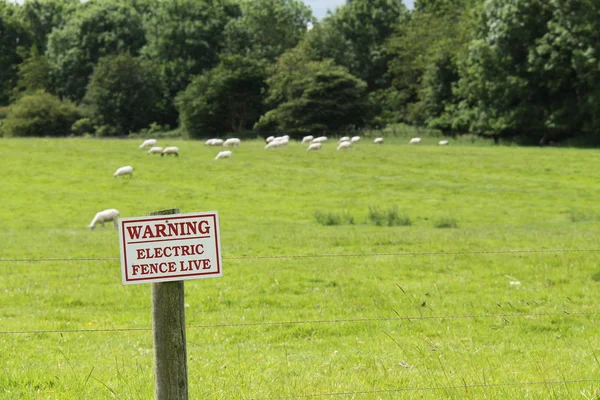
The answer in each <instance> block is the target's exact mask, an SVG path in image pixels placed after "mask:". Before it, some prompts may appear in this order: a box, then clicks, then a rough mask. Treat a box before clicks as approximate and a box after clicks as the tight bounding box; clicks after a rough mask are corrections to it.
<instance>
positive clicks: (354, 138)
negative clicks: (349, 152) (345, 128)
mask: <svg viewBox="0 0 600 400" xmlns="http://www.w3.org/2000/svg"><path fill="white" fill-rule="evenodd" d="M359 141H360V136H352V139H350V143H356V142H359Z"/></svg>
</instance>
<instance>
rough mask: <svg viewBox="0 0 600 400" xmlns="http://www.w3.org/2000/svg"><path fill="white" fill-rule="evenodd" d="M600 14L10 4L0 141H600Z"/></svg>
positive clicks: (575, 9)
mask: <svg viewBox="0 0 600 400" xmlns="http://www.w3.org/2000/svg"><path fill="white" fill-rule="evenodd" d="M599 36H600V3H599V2H598V1H596V0H416V1H415V4H414V9H412V10H408V9H407V8H406V7H405V6H404V4H403V2H402V1H401V0H347V1H346V3H345V4H344V5H342V6H340V7H338V8H337V9H336V10H335V11H333V12H330V13H329V14H328V15H327V17H325V18H324V19H322V20H320V21H317V20H316V19H315V17H314V16H313V14H312V12H311V9H310V8H309V7H308V6H307V5H305V4H304V3H303V2H302V1H301V0H89V1H86V2H80V1H79V0H25V1H24V2H23V3H22V4H17V3H12V2H9V1H7V0H0V134H2V135H4V136H65V135H82V134H86V133H87V134H94V135H97V136H124V135H129V134H131V133H137V132H149V131H150V132H156V131H160V130H173V129H179V130H180V131H181V132H183V133H185V134H188V135H189V136H190V137H192V138H202V137H209V136H223V135H226V134H231V133H235V134H247V133H251V134H257V133H258V134H265V133H272V132H285V133H287V134H289V135H291V136H295V137H298V136H300V135H304V134H323V133H325V134H326V133H327V132H340V131H344V130H352V129H361V128H365V127H366V128H382V127H384V126H386V125H388V124H394V123H405V124H411V125H418V126H426V127H429V128H434V129H438V130H441V131H442V132H443V133H444V134H447V135H458V134H463V133H471V134H475V135H482V136H488V137H491V138H494V139H495V140H499V139H504V138H508V139H518V140H520V141H521V142H524V143H550V142H552V141H560V140H563V139H567V138H573V137H587V138H594V137H596V136H597V128H598V123H597V119H598V118H600V117H599V113H598V111H600V61H599V59H598V57H599V56H600V40H598V39H600V38H599Z"/></svg>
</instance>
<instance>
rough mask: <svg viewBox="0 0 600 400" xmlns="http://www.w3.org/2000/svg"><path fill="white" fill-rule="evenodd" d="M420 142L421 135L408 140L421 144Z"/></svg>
mask: <svg viewBox="0 0 600 400" xmlns="http://www.w3.org/2000/svg"><path fill="white" fill-rule="evenodd" d="M419 143H421V138H420V137H414V138H412V139H410V141H409V142H408V144H419Z"/></svg>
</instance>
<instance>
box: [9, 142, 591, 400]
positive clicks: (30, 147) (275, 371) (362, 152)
mask: <svg viewBox="0 0 600 400" xmlns="http://www.w3.org/2000/svg"><path fill="white" fill-rule="evenodd" d="M140 142H141V141H138V140H135V141H134V140H97V139H62V140H53V139H27V140H25V139H23V140H17V139H11V140H8V139H3V140H0V144H1V145H2V146H1V147H0V160H1V161H0V162H1V165H2V171H3V177H2V208H1V209H0V235H1V236H0V239H1V240H0V243H1V249H2V251H1V254H0V257H1V258H2V262H0V302H1V307H0V368H1V369H0V398H2V399H108V398H115V399H150V398H153V393H154V392H153V391H154V378H153V370H152V368H153V354H152V332H151V330H150V326H151V303H150V286H149V285H131V286H124V285H122V283H121V272H120V264H119V261H118V260H115V259H114V258H118V256H119V247H118V241H117V231H116V230H114V229H113V228H112V227H111V226H108V227H106V228H105V229H97V230H96V231H90V230H89V229H88V228H87V225H88V224H89V223H90V221H91V219H92V217H93V216H94V213H96V212H97V211H99V210H102V209H105V208H117V209H119V210H120V212H121V216H122V217H131V216H144V215H147V213H148V212H150V211H154V210H159V209H163V208H171V207H179V208H180V210H181V212H194V211H212V210H216V211H218V212H219V216H220V221H221V225H220V229H221V244H222V251H223V257H224V267H223V269H224V276H223V277H222V278H216V279H206V280H195V281H189V282H186V284H185V288H186V319H187V324H188V329H187V342H188V369H189V392H190V399H259V398H260V399H265V398H303V397H308V396H310V395H312V396H313V397H323V398H345V399H346V398H348V399H349V398H352V399H399V398H401V399H404V398H406V399H409V398H411V399H412V398H419V399H439V398H447V399H463V398H464V399H484V398H485V399H596V400H597V399H599V398H600V324H599V323H598V315H597V314H596V313H597V312H598V307H599V305H600V252H598V251H569V252H531V253H528V252H515V253H503V252H496V251H502V250H526V249H532V250H544V249H545V250H553V249H580V250H590V249H594V250H597V249H600V243H598V242H599V239H600V204H599V202H598V199H599V198H600V183H599V180H598V171H599V167H600V157H599V153H598V151H597V150H582V149H568V148H562V149H558V148H543V149H542V148H518V147H503V146H498V147H494V146H476V145H468V144H460V145H454V144H451V145H450V146H447V147H438V146H435V145H434V141H433V139H432V140H431V141H427V140H426V141H425V143H423V144H422V145H419V146H408V145H406V144H405V143H406V141H405V140H403V139H402V140H400V139H396V140H394V139H390V140H387V141H386V143H385V144H384V145H382V146H376V145H373V144H370V143H368V142H366V141H364V142H362V143H359V144H358V145H357V146H356V147H355V148H353V149H351V150H350V151H348V152H344V153H340V152H336V151H335V144H334V143H328V144H326V145H325V146H324V149H323V151H322V152H320V153H306V152H305V150H304V149H305V147H304V146H301V145H299V144H297V143H293V144H291V145H290V146H289V147H288V148H284V149H281V150H276V151H265V150H263V146H264V144H263V143H262V142H259V141H254V142H243V143H242V146H241V147H240V148H239V149H234V150H233V153H234V154H233V159H232V160H230V161H228V160H220V161H219V162H213V160H212V159H213V157H214V156H215V155H216V153H217V151H218V149H215V148H207V147H204V146H203V143H200V142H193V141H181V140H170V141H168V143H167V141H166V140H163V141H162V143H159V144H162V145H176V146H179V147H180V149H181V157H179V158H160V157H158V156H147V155H146V154H145V152H144V151H142V150H138V149H137V146H138V144H139V143H140ZM123 165H132V166H133V167H134V169H135V171H134V177H133V179H127V178H125V179H115V178H113V177H112V173H113V172H114V170H116V168H118V167H120V166H123ZM370 210H371V211H373V210H377V211H378V212H381V213H383V214H385V213H386V212H388V214H390V211H392V210H397V213H398V215H399V216H400V217H401V218H400V219H401V220H402V221H403V225H397V226H379V225H377V224H375V223H374V222H373V220H371V219H370V218H369V213H370ZM324 221H329V222H328V223H331V225H326V224H325V223H327V222H324ZM383 221H384V222H385V221H386V219H385V218H384V219H383ZM383 225H386V224H385V223H384V224H383ZM429 252H435V253H438V254H414V253H429ZM463 252H464V253H463ZM488 252H489V253H488ZM405 253H413V254H409V255H406V254H405ZM439 253H458V254H439ZM309 255H312V256H322V255H330V256H323V257H298V256H309ZM335 255H338V256H335ZM339 255H344V256H339ZM359 255H366V256H359ZM259 256H261V257H262V256H266V258H260V257H259ZM270 256H289V257H286V258H274V257H271V258H268V257H270ZM294 256H296V257H294ZM27 258H59V259H60V258H67V259H68V258H109V259H108V260H43V261H8V260H11V259H19V260H23V259H27ZM511 282H513V284H511ZM515 282H518V283H519V284H515ZM281 322H290V323H281Z"/></svg>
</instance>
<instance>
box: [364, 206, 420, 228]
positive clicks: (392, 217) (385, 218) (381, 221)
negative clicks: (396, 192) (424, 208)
mask: <svg viewBox="0 0 600 400" xmlns="http://www.w3.org/2000/svg"><path fill="white" fill-rule="evenodd" d="M369 221H371V222H373V223H374V224H375V225H377V226H410V225H412V221H411V220H410V217H409V216H408V215H406V214H403V215H400V214H399V212H398V206H393V207H391V208H388V209H384V210H380V209H379V208H377V207H376V206H369Z"/></svg>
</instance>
